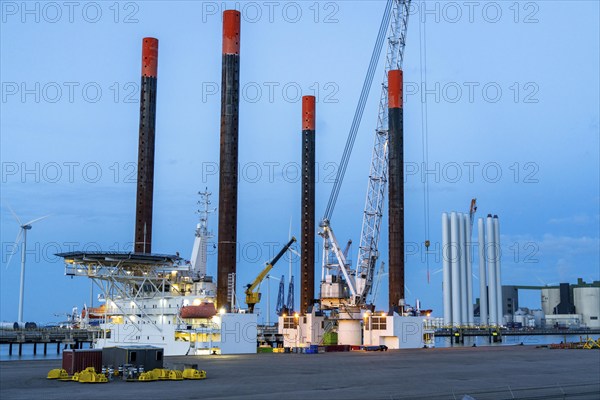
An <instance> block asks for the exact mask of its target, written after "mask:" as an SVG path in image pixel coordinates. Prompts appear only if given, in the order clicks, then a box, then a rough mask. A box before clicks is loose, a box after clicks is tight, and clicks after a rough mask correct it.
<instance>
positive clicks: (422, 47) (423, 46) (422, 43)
mask: <svg viewBox="0 0 600 400" xmlns="http://www.w3.org/2000/svg"><path fill="white" fill-rule="evenodd" d="M419 57H420V59H419V61H420V64H421V68H420V70H421V88H420V91H419V93H421V143H422V147H423V168H429V138H428V132H427V97H426V96H425V97H424V98H423V94H422V93H423V89H424V87H425V88H426V87H427V36H426V25H425V21H424V20H422V21H420V23H419ZM422 176H423V220H424V223H425V238H429V181H428V178H427V174H424V175H422ZM429 245H430V242H429V239H426V240H425V262H426V264H427V283H429Z"/></svg>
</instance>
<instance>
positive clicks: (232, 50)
mask: <svg viewBox="0 0 600 400" xmlns="http://www.w3.org/2000/svg"><path fill="white" fill-rule="evenodd" d="M239 77H240V13H239V11H235V10H226V11H224V12H223V58H222V75H221V151H220V159H219V167H220V170H219V233H218V244H219V246H218V255H217V305H218V306H219V307H220V308H224V309H226V310H229V308H230V307H229V305H230V299H229V295H231V294H232V293H228V286H229V279H231V278H232V277H234V276H235V273H236V244H237V202H238V198H237V197H238V186H237V185H238V114H239Z"/></svg>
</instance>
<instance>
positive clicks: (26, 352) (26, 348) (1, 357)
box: [0, 343, 90, 361]
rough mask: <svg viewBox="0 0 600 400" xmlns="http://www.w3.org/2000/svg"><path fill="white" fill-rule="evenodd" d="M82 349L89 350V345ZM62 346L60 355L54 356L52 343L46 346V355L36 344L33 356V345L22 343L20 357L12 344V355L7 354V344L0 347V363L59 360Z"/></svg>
mask: <svg viewBox="0 0 600 400" xmlns="http://www.w3.org/2000/svg"><path fill="white" fill-rule="evenodd" d="M83 348H84V349H89V348H90V344H89V343H84V344H83ZM63 350H64V346H61V347H60V353H59V354H56V344H54V343H52V344H50V345H49V346H48V351H47V354H46V355H44V354H43V350H42V345H40V344H38V346H37V354H36V355H34V354H33V343H24V344H23V352H22V354H21V355H19V354H18V352H19V346H18V345H15V344H13V354H12V355H9V354H8V352H9V351H8V344H2V345H0V361H19V360H59V359H61V358H62V352H63Z"/></svg>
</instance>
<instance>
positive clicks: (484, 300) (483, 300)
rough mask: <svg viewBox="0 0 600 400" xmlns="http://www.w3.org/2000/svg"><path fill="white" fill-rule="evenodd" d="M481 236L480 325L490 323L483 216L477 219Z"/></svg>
mask: <svg viewBox="0 0 600 400" xmlns="http://www.w3.org/2000/svg"><path fill="white" fill-rule="evenodd" d="M477 234H478V236H479V325H481V326H485V325H487V324H488V295H487V274H486V272H485V228H484V224H483V218H479V219H478V220H477Z"/></svg>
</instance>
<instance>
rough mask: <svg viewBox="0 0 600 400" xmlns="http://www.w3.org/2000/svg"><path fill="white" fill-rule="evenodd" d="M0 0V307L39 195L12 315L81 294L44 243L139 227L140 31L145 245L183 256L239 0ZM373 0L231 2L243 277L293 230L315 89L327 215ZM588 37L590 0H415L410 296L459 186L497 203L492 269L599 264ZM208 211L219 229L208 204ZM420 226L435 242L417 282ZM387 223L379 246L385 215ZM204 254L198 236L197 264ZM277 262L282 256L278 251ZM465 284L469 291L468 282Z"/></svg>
mask: <svg viewBox="0 0 600 400" xmlns="http://www.w3.org/2000/svg"><path fill="white" fill-rule="evenodd" d="M0 5H1V12H2V21H1V25H0V26H1V32H0V33H1V35H0V38H1V39H0V46H1V52H2V54H1V61H0V67H1V82H2V99H1V103H0V104H1V107H2V109H1V122H0V128H1V153H0V154H1V163H2V193H1V197H0V199H1V201H2V209H1V217H2V220H1V221H2V228H1V234H2V239H1V244H2V249H1V252H2V253H1V255H2V266H1V275H0V278H1V279H0V293H1V306H0V313H1V315H0V319H1V320H6V321H13V320H16V317H17V304H18V292H19V291H18V283H19V273H20V266H19V261H20V254H15V256H14V257H13V258H12V260H11V262H10V265H8V267H6V263H7V261H8V258H9V257H10V253H12V252H13V251H15V245H14V238H15V236H16V235H17V233H18V226H17V223H16V222H15V221H14V219H13V217H12V216H11V214H10V211H9V208H8V206H7V205H8V204H10V205H11V206H12V208H14V209H15V211H16V212H17V214H18V215H19V216H20V218H21V219H22V220H23V222H25V221H26V220H31V219H34V218H37V217H39V216H43V215H46V214H51V216H50V217H49V218H47V219H45V220H43V221H40V222H39V223H36V224H34V227H33V229H32V230H31V231H30V233H29V237H28V262H27V275H26V299H25V319H26V320H27V321H37V322H47V321H51V320H57V319H61V318H63V317H56V316H54V314H59V313H64V312H68V311H70V309H71V307H73V306H75V305H77V306H79V307H81V306H82V305H83V303H84V302H87V303H89V288H90V284H89V282H88V281H87V280H86V279H85V278H77V279H70V278H67V277H65V276H64V269H63V264H62V262H61V260H60V259H57V258H56V257H54V255H53V254H54V253H56V252H59V251H69V250H72V249H78V250H79V249H84V248H85V249H89V250H99V249H104V250H126V249H129V246H130V243H131V241H132V239H133V229H134V212H135V177H136V175H135V162H136V161H137V136H138V123H139V120H138V118H139V103H138V100H139V93H138V92H139V80H140V63H141V60H140V58H141V40H142V37H144V36H154V37H157V38H158V39H159V41H160V44H159V62H158V98H157V104H158V106H157V126H156V166H155V171H156V172H155V174H156V175H155V195H154V238H153V239H154V240H153V250H154V251H155V252H160V253H173V254H174V253H175V252H177V251H179V252H180V253H181V255H183V256H185V257H189V256H188V255H189V254H190V252H191V248H192V243H193V233H194V228H195V224H196V222H197V216H196V215H195V214H194V211H195V210H196V201H197V200H198V196H197V192H198V191H199V190H203V189H204V188H205V187H208V188H209V190H211V191H212V192H213V193H215V195H214V196H213V204H214V205H215V206H216V205H217V204H218V201H217V195H216V193H218V176H217V174H216V173H215V171H216V168H217V166H218V161H219V157H218V154H219V129H220V127H219V124H220V115H219V114H220V94H219V92H220V89H219V85H220V81H221V17H220V11H221V10H222V9H225V8H230V7H235V6H236V3H234V2H220V1H219V2H193V1H169V2H167V1H134V2H120V3H116V2H113V1H108V2H102V1H100V2H96V3H94V2H74V3H73V4H72V5H69V6H67V5H65V4H64V3H63V2H57V3H46V2H13V1H3V2H1V3H0ZM384 6H385V2H384V1H323V2H313V1H306V2H304V1H302V2H286V1H283V2H279V1H275V2H242V3H240V4H238V5H237V7H238V8H241V9H242V12H243V15H244V18H243V22H242V50H241V54H242V56H241V89H242V93H241V94H242V100H241V104H240V146H239V158H240V184H239V191H240V192H239V225H238V239H239V242H240V246H239V247H240V251H239V254H238V260H239V266H238V272H239V276H238V290H241V288H242V287H243V285H244V284H246V283H248V282H250V281H251V280H252V279H253V278H254V276H255V275H256V274H257V273H258V271H259V269H260V268H262V265H263V263H264V262H265V261H267V260H268V259H269V258H270V257H272V255H273V253H274V252H275V251H276V250H277V248H278V247H280V246H281V245H283V243H285V242H286V240H287V237H288V229H289V224H290V218H292V231H293V233H295V234H296V235H298V233H299V228H300V224H299V217H300V185H299V176H298V163H299V161H300V137H301V136H300V135H301V132H300V129H301V128H300V106H301V105H300V102H299V100H300V96H301V95H302V94H316V95H317V96H318V103H317V162H318V168H317V170H318V183H317V206H316V209H317V219H318V218H320V217H321V216H322V214H323V211H324V208H325V205H326V203H327V199H328V197H329V192H330V190H331V187H332V176H333V174H334V172H335V165H336V164H337V163H338V161H339V159H340V156H341V154H342V150H343V147H344V144H345V141H346V136H347V133H348V129H349V127H350V124H351V121H352V117H353V115H354V109H355V107H356V102H357V99H358V95H359V93H360V90H361V87H362V82H363V78H364V74H365V71H366V68H367V65H368V61H369V58H370V56H371V51H372V47H373V44H374V41H375V37H376V34H377V30H378V27H379V22H380V19H381V14H382V11H383V9H384ZM424 11H425V12H424ZM599 36H600V35H599V3H598V2H596V1H537V2H512V1H511V2H486V1H484V2H471V3H469V2H466V3H465V2H427V3H426V4H424V3H422V2H414V4H413V10H412V15H411V17H410V21H409V29H408V37H407V46H406V53H405V62H404V71H405V74H404V76H405V88H404V89H405V109H404V115H405V160H406V163H407V167H406V168H407V179H406V186H405V187H406V202H405V210H406V234H405V236H406V240H407V242H408V243H407V267H406V285H407V289H408V291H407V302H408V303H410V304H414V301H415V299H416V298H419V299H420V300H421V302H422V304H423V306H425V307H427V308H433V309H434V313H435V315H438V316H439V315H441V309H442V293H441V285H442V282H441V280H442V274H441V273H436V271H438V270H439V269H440V268H441V259H440V245H439V242H440V240H441V233H440V231H441V223H440V216H441V213H442V212H444V211H453V210H456V211H461V212H467V211H468V206H469V202H470V200H471V198H473V197H476V198H477V201H478V204H479V210H478V214H477V216H485V215H487V214H488V213H494V214H498V215H499V216H500V223H501V241H502V251H503V253H502V254H503V259H502V268H503V269H502V279H503V283H504V284H524V285H525V284H527V285H538V284H542V283H548V284H550V283H557V282H574V281H575V280H576V279H577V278H578V277H582V278H584V279H585V280H587V281H591V280H598V279H599V278H600V276H599V275H600V273H599V266H600V258H599V253H600V244H599V227H600V217H599V208H600V207H599V204H600V197H599V194H600V193H599V191H600V187H599V180H600V177H599V169H600V168H599V153H600V150H599V147H600V144H599V106H600V105H599V77H598V75H599V74H598V71H599V70H600V68H599V67H600V66H599V48H600V45H599ZM425 56H426V57H425ZM425 59H426V62H425ZM382 61H383V59H382V60H380V64H379V69H378V71H377V74H376V77H375V82H374V84H373V88H372V90H371V95H370V97H369V101H368V104H367V108H366V110H365V114H364V117H363V122H362V125H361V129H360V131H359V134H358V137H357V139H356V144H355V147H354V152H353V155H352V158H351V161H350V165H349V168H348V172H347V175H346V179H345V181H344V185H343V188H342V192H341V194H340V197H339V200H338V203H337V208H336V210H335V213H334V216H333V220H332V226H333V227H334V229H335V231H336V234H337V236H338V238H339V239H340V241H343V242H345V241H346V240H347V239H348V238H352V239H353V240H354V245H353V247H352V250H351V255H352V257H351V258H352V259H353V260H354V259H356V254H357V251H358V247H357V246H358V241H359V234H360V228H361V222H362V209H363V206H364V201H365V191H366V187H367V177H368V171H369V164H370V157H371V148H372V143H373V131H374V128H375V124H376V117H377V106H378V99H379V93H380V82H381V78H382V71H383V70H382V68H383V62H382ZM425 77H426V83H425V84H423V85H421V84H420V83H419V82H421V81H422V79H424V78H425ZM422 100H426V101H427V115H428V116H427V119H426V122H427V127H428V128H427V138H428V148H429V152H428V158H429V166H428V167H426V168H427V169H428V170H429V172H430V173H429V174H427V175H426V176H427V178H428V181H429V192H430V195H429V196H430V204H429V213H428V214H429V224H427V223H426V219H425V215H426V214H425V211H424V210H425V208H424V195H423V193H424V185H423V176H422V172H423V170H424V166H423V158H424V156H423V129H422V128H423V121H424V119H423V118H422V109H423V108H422V104H423V103H422ZM427 226H428V230H429V235H428V236H426V227H427ZM211 227H212V229H213V231H215V232H216V231H217V218H216V216H215V217H213V219H212V221H211ZM426 239H429V240H430V241H431V243H432V247H431V251H432V254H430V255H429V257H428V263H429V269H430V272H431V279H430V282H429V283H428V281H427V260H426V258H425V255H424V253H423V248H422V247H423V245H422V243H423V242H424V241H425V240H426ZM380 243H381V244H380V250H381V259H382V260H384V261H387V218H384V221H383V229H382V235H381V240H380ZM317 248H320V242H318V243H317ZM320 254H321V253H320V251H319V252H318V255H317V260H316V266H315V267H316V274H315V275H316V277H317V279H319V278H320V275H321V272H320ZM295 261H296V262H295V264H294V271H295V272H294V273H295V275H298V262H297V260H295ZM215 264H216V254H212V255H211V256H210V257H209V271H210V272H211V273H212V274H216V267H215ZM474 269H475V270H477V264H476V263H475V264H474ZM284 273H285V274H286V276H287V260H283V261H281V264H278V265H277V266H276V268H275V270H274V272H273V274H274V275H281V274H284ZM384 282H385V280H384ZM275 286H276V285H275V282H273V283H272V285H271V287H272V290H271V299H272V303H271V304H272V305H274V303H275V298H276V287H275ZM317 287H318V286H317ZM475 287H476V289H475V296H477V293H478V290H477V288H478V284H477V281H475ZM296 290H297V293H298V291H299V282H298V280H297V279H296ZM265 298H266V290H265V286H263V303H265V301H264V299H265ZM296 298H297V299H298V295H297V296H296ZM386 299H387V285H386V284H384V285H383V287H382V289H381V290H380V293H379V296H378V305H379V307H381V308H387V306H386V304H387V301H386ZM539 302H540V300H539V295H538V294H536V293H530V294H527V293H523V298H522V301H521V303H522V305H525V306H527V305H529V306H532V307H539ZM265 306H266V304H261V305H260V307H261V308H262V309H264V308H265Z"/></svg>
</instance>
